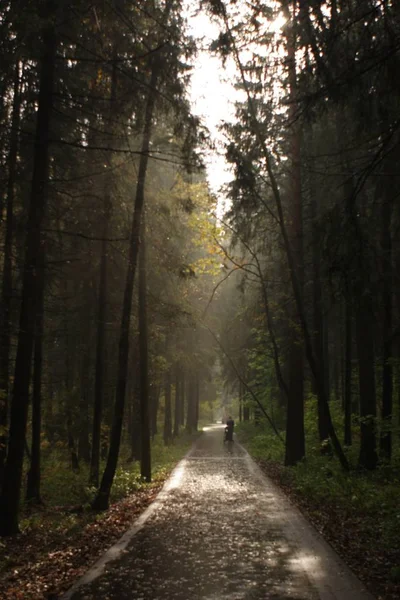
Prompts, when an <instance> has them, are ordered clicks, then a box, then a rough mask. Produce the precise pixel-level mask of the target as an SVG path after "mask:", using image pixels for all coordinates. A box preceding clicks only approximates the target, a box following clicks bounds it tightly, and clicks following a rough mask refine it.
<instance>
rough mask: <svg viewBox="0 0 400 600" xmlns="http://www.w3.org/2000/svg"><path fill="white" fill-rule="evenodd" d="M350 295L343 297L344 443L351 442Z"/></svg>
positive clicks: (347, 444)
mask: <svg viewBox="0 0 400 600" xmlns="http://www.w3.org/2000/svg"><path fill="white" fill-rule="evenodd" d="M351 302H352V300H351V295H350V293H349V292H348V293H347V294H346V297H345V354H344V443H345V445H346V446H351V444H352V434H351V413H352V393H351V375H352V310H351V308H352V305H351Z"/></svg>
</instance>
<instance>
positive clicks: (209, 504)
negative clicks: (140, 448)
mask: <svg viewBox="0 0 400 600" xmlns="http://www.w3.org/2000/svg"><path fill="white" fill-rule="evenodd" d="M222 435H223V429H222V426H213V427H211V428H209V429H208V430H207V431H205V432H204V434H203V435H202V436H201V437H200V438H199V440H198V441H197V443H196V444H195V445H194V447H193V449H192V450H191V452H190V453H189V454H188V455H187V457H186V458H185V459H184V460H183V461H182V462H181V463H180V464H179V465H178V467H177V468H176V469H175V471H174V472H173V474H172V476H171V478H170V479H169V480H168V482H167V484H166V486H165V488H164V491H163V492H161V494H160V495H159V497H158V499H157V500H156V501H155V502H154V503H153V504H152V505H151V506H150V507H149V508H148V509H147V510H146V511H145V513H143V515H142V516H141V517H140V518H139V520H138V521H137V522H136V523H135V524H134V525H133V527H132V528H131V530H129V531H128V532H127V533H126V534H125V536H124V537H123V538H122V539H121V540H120V542H119V543H117V544H116V545H115V546H113V548H111V549H110V550H109V551H108V553H107V554H106V555H105V556H104V557H103V559H101V560H100V561H99V562H98V563H97V564H96V565H95V566H94V567H93V568H92V569H91V570H90V571H89V572H88V573H87V574H86V575H85V576H84V578H83V579H82V580H80V581H79V582H77V584H76V585H75V586H74V588H72V589H71V590H70V591H69V592H68V593H67V594H66V595H65V596H64V600H67V599H68V600H69V599H71V600H94V599H96V600H106V599H107V600H110V599H120V600H124V599H128V598H129V599H132V600H191V599H199V600H200V599H203V600H225V599H226V600H227V599H228V598H229V599H230V600H241V599H251V600H267V599H274V600H293V599H296V600H317V599H321V600H335V599H337V600H372V596H371V595H370V594H369V593H368V592H366V591H365V589H364V588H363V586H362V584H361V583H360V582H359V580H358V579H356V578H355V577H354V576H353V575H352V574H351V572H350V571H349V570H348V569H347V567H346V566H345V565H344V564H343V563H342V561H341V560H340V559H339V557H338V556H337V555H336V553H335V552H334V551H333V550H332V549H331V547H330V546H329V545H328V544H326V543H325V542H324V541H323V540H322V538H321V537H320V536H319V534H318V533H317V532H316V531H315V529H314V528H313V527H312V526H311V525H310V524H309V523H308V522H307V521H306V520H305V519H304V517H303V516H302V515H301V513H300V512H299V511H298V510H297V509H296V508H295V507H294V506H293V505H292V504H291V503H290V502H289V501H288V500H287V499H286V497H285V496H284V495H283V494H282V492H281V491H280V490H279V489H277V488H276V486H275V485H274V484H273V483H272V482H270V481H269V479H267V478H266V477H265V476H264V475H263V474H262V472H261V471H260V469H259V468H258V466H257V465H256V464H255V463H254V461H253V460H252V459H251V458H250V457H249V455H248V454H247V453H246V452H245V450H244V449H243V448H242V447H241V446H240V445H239V444H238V443H235V442H233V443H225V444H224V443H223V442H222Z"/></svg>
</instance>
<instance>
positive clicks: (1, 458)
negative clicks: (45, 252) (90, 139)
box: [0, 61, 21, 490]
mask: <svg viewBox="0 0 400 600" xmlns="http://www.w3.org/2000/svg"><path fill="white" fill-rule="evenodd" d="M19 69H20V63H19V61H17V63H16V65H15V75H14V90H13V109H12V117H11V135H10V151H9V155H8V179H7V216H6V231H5V240H4V260H3V281H2V288H1V310H0V319H1V322H0V490H1V488H2V484H3V477H4V466H5V460H6V455H7V425H8V405H9V398H8V396H9V381H10V364H9V362H10V346H11V300H12V241H13V219H14V195H15V190H14V187H15V179H16V170H17V154H18V140H19V136H18V130H19V123H20V108H21V92H20V77H19Z"/></svg>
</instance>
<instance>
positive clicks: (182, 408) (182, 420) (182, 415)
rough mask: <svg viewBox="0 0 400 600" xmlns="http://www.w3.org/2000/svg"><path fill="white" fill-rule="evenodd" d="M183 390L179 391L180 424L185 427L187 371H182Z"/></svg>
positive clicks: (181, 383)
mask: <svg viewBox="0 0 400 600" xmlns="http://www.w3.org/2000/svg"><path fill="white" fill-rule="evenodd" d="M180 386H181V390H180V393H179V398H180V404H179V425H180V426H181V427H184V425H185V390H186V377H185V371H182V372H181V377H180Z"/></svg>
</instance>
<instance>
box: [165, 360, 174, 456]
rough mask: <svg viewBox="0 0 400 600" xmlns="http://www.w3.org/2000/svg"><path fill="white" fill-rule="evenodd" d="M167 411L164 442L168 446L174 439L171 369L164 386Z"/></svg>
mask: <svg viewBox="0 0 400 600" xmlns="http://www.w3.org/2000/svg"><path fill="white" fill-rule="evenodd" d="M164 399H165V412H164V444H165V445H166V446H167V445H168V444H169V443H170V442H171V440H172V415H171V371H170V370H168V371H167V373H166V375H165V387H164Z"/></svg>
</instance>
